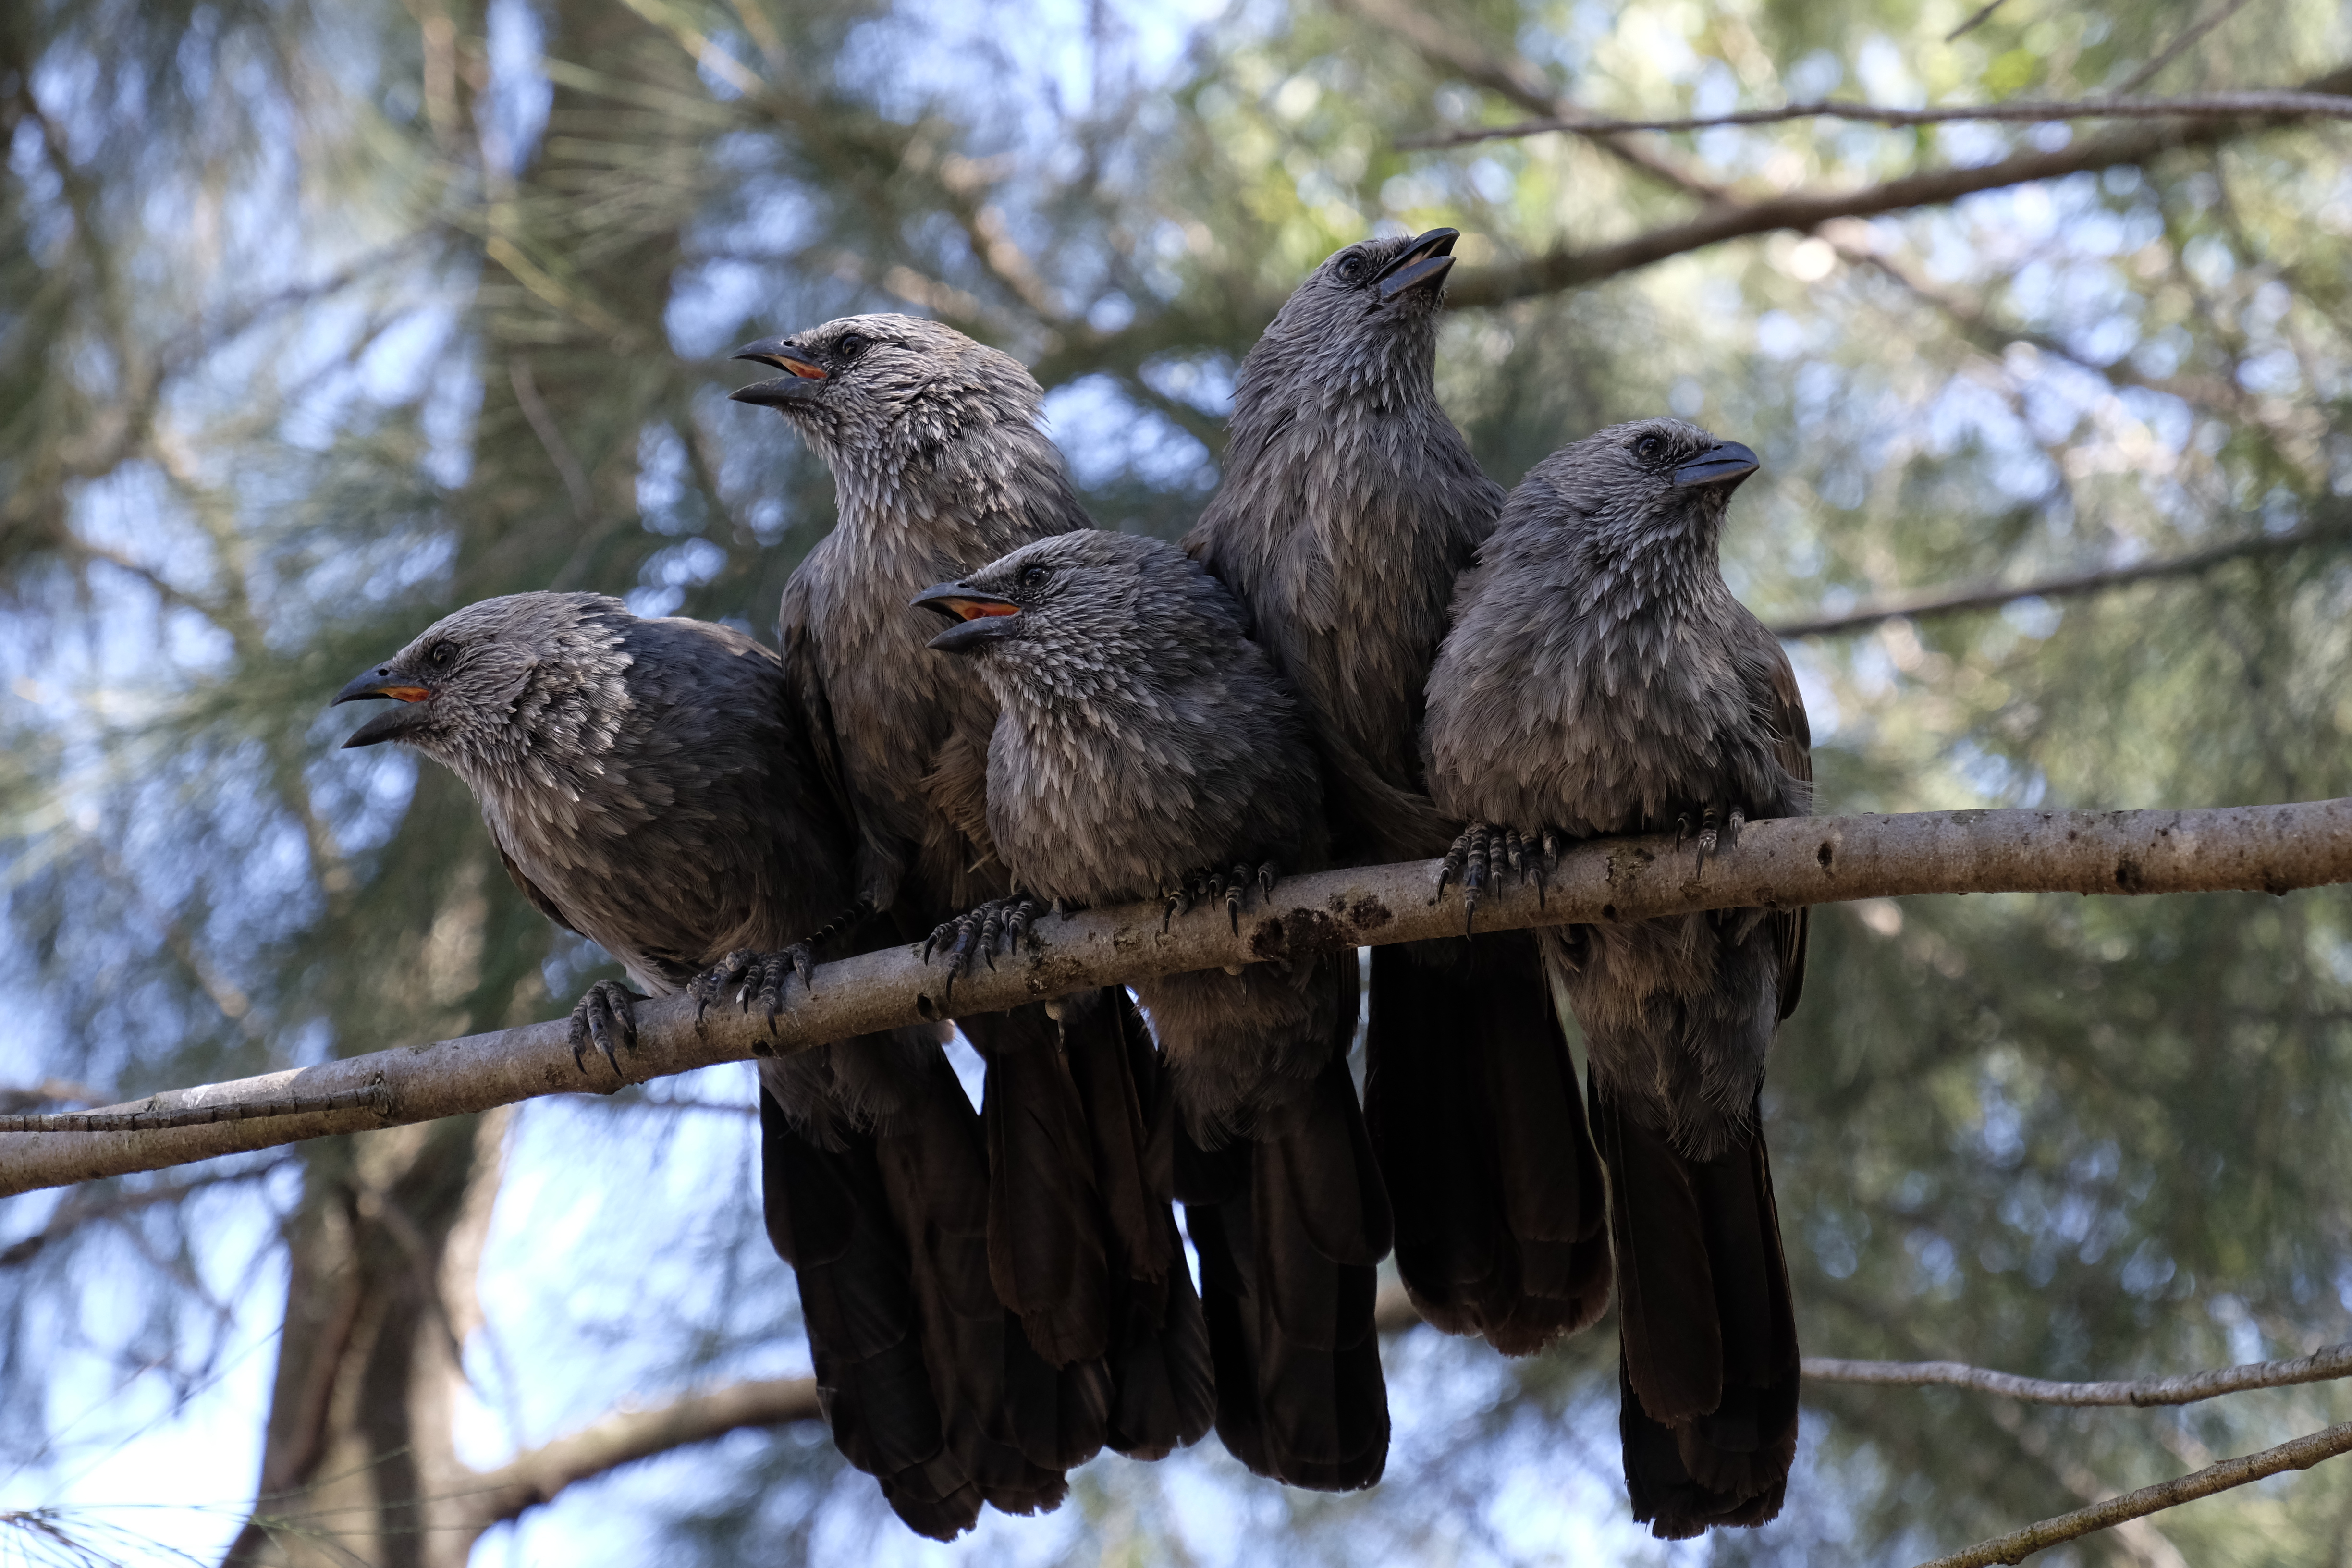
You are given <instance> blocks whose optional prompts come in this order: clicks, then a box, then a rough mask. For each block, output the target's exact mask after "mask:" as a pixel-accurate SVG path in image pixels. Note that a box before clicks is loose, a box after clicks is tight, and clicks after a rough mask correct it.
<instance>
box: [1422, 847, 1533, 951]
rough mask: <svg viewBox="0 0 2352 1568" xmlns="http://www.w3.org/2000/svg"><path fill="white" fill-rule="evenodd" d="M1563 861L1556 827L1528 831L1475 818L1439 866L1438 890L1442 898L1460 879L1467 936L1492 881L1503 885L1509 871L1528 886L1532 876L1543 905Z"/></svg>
mask: <svg viewBox="0 0 2352 1568" xmlns="http://www.w3.org/2000/svg"><path fill="white" fill-rule="evenodd" d="M1558 868H1559V831H1558V830H1557V829H1554V828H1549V827H1547V828H1545V829H1543V830H1542V831H1541V832H1540V833H1524V834H1523V833H1521V832H1520V831H1519V830H1518V829H1517V828H1516V827H1496V826H1493V825H1492V824H1490V823H1485V822H1474V823H1472V824H1471V825H1470V826H1467V827H1465V828H1464V829H1463V830H1462V835H1461V837H1458V838H1456V839H1454V845H1453V847H1451V848H1449V849H1447V850H1446V852H1445V859H1444V862H1443V863H1442V864H1441V865H1440V866H1439V867H1438V870H1437V892H1438V896H1439V897H1440V898H1443V897H1444V896H1445V884H1446V883H1448V882H1459V883H1461V885H1462V934H1463V935H1464V936H1468V935H1469V934H1470V930H1471V925H1472V922H1473V921H1475V920H1476V919H1477V915H1478V902H1479V900H1481V899H1482V898H1484V897H1485V896H1486V889H1487V887H1488V886H1489V885H1490V884H1491V885H1492V886H1494V887H1496V888H1499V887H1501V886H1502V882H1503V876H1504V873H1506V872H1508V873H1509V874H1510V875H1512V876H1514V877H1517V879H1518V880H1519V886H1521V887H1523V888H1524V887H1526V886H1527V885H1528V882H1529V881H1530V880H1532V881H1533V882H1534V883H1535V885H1536V907H1537V908H1538V909H1541V908H1542V907H1543V901H1544V894H1545V892H1546V890H1547V889H1548V888H1549V879H1550V876H1551V873H1552V872H1553V871H1554V870H1556V869H1558Z"/></svg>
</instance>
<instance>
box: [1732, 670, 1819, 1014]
mask: <svg viewBox="0 0 2352 1568" xmlns="http://www.w3.org/2000/svg"><path fill="white" fill-rule="evenodd" d="M1754 635H1755V637H1756V638H1757V639H1758V644H1759V646H1758V648H1757V652H1758V654H1759V658H1757V660H1756V661H1755V662H1754V664H1752V665H1751V666H1750V667H1749V668H1751V670H1753V671H1754V673H1753V674H1751V675H1750V677H1749V689H1748V700H1749V701H1750V702H1751V704H1752V705H1753V706H1754V708H1755V710H1756V713H1757V716H1758V717H1759V719H1760V720H1762V721H1764V722H1765V723H1766V724H1767V725H1768V726H1769V731H1770V735H1771V742H1772V754H1773V758H1774V760H1775V761H1777V762H1778V763H1780V768H1781V771H1782V772H1784V773H1787V774H1788V775H1789V777H1790V779H1791V780H1793V781H1795V783H1796V784H1799V785H1800V786H1801V789H1800V790H1799V791H1797V792H1794V793H1795V795H1796V798H1794V799H1792V800H1790V801H1788V802H1786V803H1784V804H1785V805H1786V806H1787V807H1789V808H1790V809H1787V810H1784V811H1783V812H1782V813H1781V815H1784V816H1806V815H1810V813H1811V809H1812V795H1813V727H1812V724H1811V721H1808V720H1807V719H1806V717H1805V699H1804V697H1803V695H1802V694H1801V692H1800V691H1799V690H1798V689H1797V672H1796V669H1795V668H1794V667H1793V666H1791V665H1790V663H1789V656H1788V654H1787V653H1786V652H1784V651H1783V650H1782V649H1781V647H1780V640H1779V639H1778V638H1776V637H1773V636H1772V634H1771V633H1769V632H1768V631H1766V630H1765V629H1764V628H1763V627H1762V626H1757V627H1756V628H1755V632H1754ZM1811 914H1812V911H1811V910H1810V909H1801V910H1794V911H1791V912H1787V913H1782V914H1777V915H1774V916H1773V917H1772V930H1773V934H1774V936H1775V938H1776V939H1777V941H1778V943H1779V946H1780V1016H1781V1017H1783V1018H1785V1017H1787V1016H1789V1015H1790V1014H1791V1013H1793V1012H1795V1011H1796V1010H1797V999H1798V997H1799V996H1801V994H1803V992H1804V989H1805V942H1806V935H1807V931H1808V930H1809V928H1810V926H1811Z"/></svg>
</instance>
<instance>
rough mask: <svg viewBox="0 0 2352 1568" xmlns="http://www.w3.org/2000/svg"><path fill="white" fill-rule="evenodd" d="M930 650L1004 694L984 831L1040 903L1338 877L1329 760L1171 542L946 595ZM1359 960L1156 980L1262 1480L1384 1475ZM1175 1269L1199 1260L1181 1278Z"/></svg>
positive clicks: (1176, 903) (1252, 1453)
mask: <svg viewBox="0 0 2352 1568" xmlns="http://www.w3.org/2000/svg"><path fill="white" fill-rule="evenodd" d="M917 602H918V603H919V604H921V605H925V606H927V607H929V608H930V609H933V610H936V611H939V612H940V613H941V614H943V615H946V616H950V617H952V618H954V619H955V620H956V621H957V622H958V624H957V625H954V626H950V627H949V628H948V629H947V630H945V631H943V632H941V633H940V634H939V636H938V637H935V638H933V639H932V642H931V647H934V648H938V649H941V650H943V651H946V652H949V653H953V654H956V655H959V656H961V660H962V661H964V662H968V663H969V664H970V665H971V666H972V667H973V668H976V669H977V670H978V672H979V674H980V676H981V677H982V679H984V680H985V681H986V682H987V684H988V687H989V689H990V690H991V691H992V692H993V693H994V694H995V697H996V700H997V703H998V715H997V720H996V726H995V731H994V733H993V735H992V739H991V740H990V742H989V747H988V826H989V831H990V834H991V836H992V838H993V839H994V841H995V845H996V852H997V854H998V855H999V856H1000V857H1001V858H1003V861H1004V864H1005V865H1006V867H1007V868H1009V869H1010V870H1011V871H1012V873H1013V881H1014V883H1015V885H1016V886H1017V888H1018V889H1020V891H1021V892H1022V894H1024V895H1025V896H1026V897H1027V898H1030V899H1034V900H1049V901H1051V902H1053V903H1054V904H1055V905H1057V906H1060V907H1063V908H1065V909H1066V908H1071V907H1083V906H1088V905H1105V904H1119V903H1126V902H1129V901H1131V900H1139V899H1150V898H1155V897H1164V898H1166V899H1168V900H1169V906H1168V917H1167V918H1173V916H1174V915H1175V914H1176V913H1178V912H1179V911H1180V910H1189V908H1190V906H1191V905H1192V902H1193V901H1194V900H1196V899H1198V898H1201V897H1202V895H1203V894H1205V901H1206V902H1207V903H1208V905H1209V906H1210V908H1209V910H1207V911H1205V913H1204V914H1202V915H1196V916H1195V917H1194V918H1224V919H1229V920H1231V921H1234V926H1235V929H1236V930H1238V929H1239V923H1240V915H1241V910H1242V908H1243V905H1244V901H1245V900H1246V898H1247V896H1248V892H1249V889H1251V888H1253V887H1256V888H1258V889H1260V890H1261V892H1260V896H1261V898H1263V896H1264V892H1265V890H1266V889H1271V887H1272V884H1273V881H1274V879H1275V876H1276V868H1280V869H1282V870H1285V871H1288V870H1297V869H1311V868H1317V867H1319V866H1320V865H1321V864H1322V862H1323V853H1324V826H1323V819H1322V812H1321V800H1320V788H1319V785H1318V776H1317V775H1318V769H1317V762H1316V756H1315V752H1314V748H1313V746H1312V744H1311V743H1310V742H1308V740H1307V731H1306V726H1305V725H1304V723H1303V722H1302V721H1301V718H1300V715H1299V712H1298V708H1297V702H1296V701H1295V700H1294V699H1293V698H1292V696H1291V693H1290V690H1289V689H1288V687H1287V685H1286V683H1285V682H1284V681H1283V679H1281V677H1280V676H1279V675H1277V674H1276V671H1275V669H1274V668H1273V665H1272V664H1271V662H1270V661H1269V660H1268V659H1267V658H1266V657H1265V654H1264V652H1263V651H1261V650H1260V649H1259V648H1258V647H1257V646H1256V645H1255V644H1254V643H1252V642H1251V641H1250V640H1249V638H1248V637H1247V636H1246V634H1245V633H1244V630H1243V616H1242V613H1241V607H1240V606H1239V605H1237V604H1235V603H1234V599H1233V597H1232V595H1230V594H1228V593H1227V592H1226V591H1225V589H1224V588H1223V586H1221V585H1220V584H1218V583H1217V582H1216V580H1215V579H1214V578H1213V577H1211V576H1210V575H1209V574H1207V573H1206V572H1205V571H1203V570H1202V568H1201V567H1200V565H1199V564H1198V563H1195V562H1193V561H1192V560H1191V559H1189V558H1188V557H1186V556H1185V555H1184V554H1183V552H1181V551H1179V550H1178V549H1176V547H1175V546H1173V545H1171V544H1167V543H1163V542H1160V541H1158V540H1154V539H1147V538H1142V537H1139V536H1138V535H1133V534H1116V533H1099V532H1087V533H1070V534H1064V535H1061V536H1060V537H1058V538H1054V539H1045V540H1040V541H1038V542H1035V543H1034V544H1029V545H1025V546H1024V547H1023V548H1021V549H1019V550H1016V551H1014V552H1012V553H1011V554H1009V555H1007V556H1005V557H1004V559H1003V560H1002V561H998V562H996V563H993V564H991V565H989V566H986V567H984V568H982V570H980V571H978V572H974V573H971V574H966V575H965V576H964V577H963V578H962V579H961V581H957V582H950V583H942V584H938V585H936V586H934V587H932V588H930V589H929V590H928V591H926V592H925V593H924V594H923V595H920V596H919V598H918V600H917ZM1354 968H1355V966H1354V964H1353V963H1352V962H1349V959H1348V958H1347V957H1346V955H1330V954H1327V955H1323V956H1320V957H1314V958H1302V959H1299V960H1297V961H1295V962H1294V961H1286V962H1280V963H1254V964H1249V965H1247V966H1244V967H1243V968H1241V969H1240V970H1239V971H1237V972H1233V973H1228V972H1226V971H1223V970H1210V971H1204V972H1202V973H1194V974H1176V975H1170V976H1166V977H1164V978H1161V979H1157V980H1150V981H1144V982H1139V983H1138V984H1137V985H1136V987H1135V990H1136V994H1137V996H1138V997H1139V999H1140V1000H1141V1002H1142V1004H1143V1007H1144V1010H1145V1011H1146V1012H1147V1013H1149V1014H1150V1016H1151V1023H1152V1027H1153V1029H1154V1030H1155V1032H1156V1033H1157V1034H1158V1036H1159V1038H1160V1048H1161V1051H1162V1053H1163V1055H1164V1058H1165V1060H1166V1062H1167V1068H1168V1081H1169V1085H1170V1088H1171V1091H1172V1095H1173V1101H1174V1106H1173V1109H1174V1110H1175V1112H1176V1113H1177V1116H1178V1118H1179V1121H1180V1122H1181V1126H1180V1127H1179V1128H1178V1129H1177V1130H1176V1131H1177V1133H1178V1137H1177V1143H1176V1148H1177V1151H1178V1152H1177V1154H1176V1158H1175V1165H1176V1184H1177V1187H1178V1191H1179V1193H1180V1195H1181V1196H1183V1197H1184V1199H1185V1201H1186V1204H1187V1213H1188V1216H1189V1218H1190V1222H1191V1227H1192V1239H1193V1243H1194V1245H1195V1246H1196V1247H1198V1248H1199V1251H1200V1254H1201V1279H1202V1293H1203V1295H1204V1296H1205V1297H1206V1306H1207V1310H1208V1318H1209V1331H1210V1339H1211V1342H1212V1344H1213V1347H1214V1351H1215V1360H1216V1378H1217V1430H1218V1434H1219V1436H1222V1437H1223V1439H1224V1441H1225V1445H1226V1447H1229V1448H1231V1449H1232V1450H1233V1451H1234V1454H1235V1455H1236V1456H1237V1457H1238V1458H1241V1459H1242V1460H1243V1461H1244V1463H1245V1464H1247V1465H1248V1466H1249V1467H1250V1468H1252V1469H1255V1470H1256V1471H1258V1472H1259V1473H1261V1474H1264V1475H1269V1476H1273V1477H1276V1479H1281V1480H1285V1481H1288V1482H1291V1483H1292V1484H1294V1485H1297V1486H1307V1487H1317V1488H1321V1489H1327V1490H1340V1489H1351V1488H1357V1487H1367V1486H1370V1485H1371V1484H1372V1483H1373V1482H1374V1481H1376V1480H1378V1479H1380V1476H1381V1468H1382V1466H1383V1464H1384V1463H1385V1462H1386V1459H1387V1455H1388V1435H1389V1420H1388V1398H1387V1390H1386V1385H1385V1384H1384V1383H1383V1382H1382V1380H1381V1357H1380V1342H1379V1337H1378V1334H1377V1332H1376V1331H1375V1329H1374V1327H1373V1322H1372V1301H1373V1296H1374V1293H1375V1289H1376V1284H1377V1281H1376V1279H1375V1268H1376V1266H1377V1264H1378V1263H1379V1261H1380V1259H1381V1257H1382V1256H1383V1255H1384V1254H1385V1253H1386V1252H1387V1251H1388V1249H1389V1241H1390V1235H1389V1233H1390V1221H1389V1215H1388V1205H1387V1201H1386V1197H1385V1195H1384V1194H1383V1193H1382V1190H1381V1177H1380V1173H1379V1170H1378V1169H1377V1167H1376V1166H1375V1164H1374V1163H1373V1160H1372V1156H1371V1150H1370V1145H1369V1143H1368V1142H1367V1141H1366V1139H1365V1136H1364V1131H1363V1122H1362V1116H1361V1113H1360V1110H1359V1109H1358V1107H1357V1104H1356V1097H1355V1086H1354V1084H1353V1083H1352V1081H1351V1080H1350V1079H1349V1076H1348V1067H1347V1044H1348V1036H1349V1030H1348V1029H1347V1027H1346V1026H1345V1025H1344V1022H1343V1020H1345V1019H1350V1018H1352V1017H1353V1016H1354V1013H1355V994H1354V993H1355V974H1354ZM1180 1267H1181V1265H1180Z"/></svg>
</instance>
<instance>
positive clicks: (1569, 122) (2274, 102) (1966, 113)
mask: <svg viewBox="0 0 2352 1568" xmlns="http://www.w3.org/2000/svg"><path fill="white" fill-rule="evenodd" d="M2252 117H2260V118H2262V119H2265V120H2352V100H2346V99H2344V98H2342V97H2339V96H2337V95H2336V94H2333V93H2325V92H2305V91H2295V90H2293V89H2262V90H2256V91H2247V92H2213V93H2204V94H2201V95H2200V96H2198V97H2194V98H2139V99H2108V98H2090V99H2071V100H2063V101H2053V100H2041V99H2011V100H2008V101H2006V102H2002V103H1977V104H1964V105H1957V106H1945V107H1940V108H1935V109H1895V108H1891V107H1887V106H1885V105H1881V104H1875V103H1849V102H1844V101H1842V100H1835V99H1824V100H1820V101H1817V102H1813V103H1788V104H1783V105H1781V106H1780V108H1778V109H1742V110H1735V111H1733V112H1731V113H1729V114H1710V115H1703V116H1696V117H1691V116H1686V117H1684V118H1680V119H1673V120H1610V119H1605V118H1603V117H1601V116H1598V115H1592V114H1562V115H1558V116H1555V117H1553V118H1551V119H1548V120H1529V121H1523V122H1521V123H1520V124H1517V125H1482V126H1474V127H1472V128H1471V129H1469V130H1466V131H1442V132H1430V133H1429V134H1428V135H1426V136H1407V137H1400V138H1399V139H1398V141H1397V145H1398V146H1399V147H1401V148H1406V149H1411V150H1415V151H1421V150H1427V149H1431V148H1438V147H1463V146H1467V145H1468V144H1470V143H1471V142H1504V141H1510V140H1513V139H1515V138H1517V137H1522V136H1541V135H1544V134H1546V133H1548V132H1554V131H1562V132H1570V133H1571V134H1574V135H1578V136H1593V137H1601V136H1622V135H1624V134H1626V133H1628V132H1638V131H1658V132H1691V131H1717V130H1721V129H1723V128H1725V127H1727V126H1735V125H1779V124H1781V123H1783V122H1785V121H1790V120H1851V121H1860V122H1862V123H1863V124H1865V125H1891V126H1905V125H1959V124H1968V123H1972V122H1978V121H2017V122H2020V123H2023V124H2030V125H2042V124H2049V123H2053V122H2054V121H2067V120H2209V119H2240V120H2242V119H2248V118H2252Z"/></svg>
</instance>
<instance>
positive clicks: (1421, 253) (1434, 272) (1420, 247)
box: [1375, 228, 1462, 304]
mask: <svg viewBox="0 0 2352 1568" xmlns="http://www.w3.org/2000/svg"><path fill="white" fill-rule="evenodd" d="M1461 237H1462V231H1461V230H1460V229H1458V228H1433V229H1431V230H1430V231H1429V232H1428V233H1427V234H1424V235H1420V236H1417V237H1415V238H1414V240H1413V242H1412V244H1411V245H1408V246H1406V247H1404V250H1403V252H1402V254H1400V255H1399V256H1398V257H1397V258H1396V259H1394V260H1393V261H1391V262H1390V263H1389V264H1388V265H1387V266H1386V267H1383V268H1381V270H1380V272H1379V273H1378V275H1377V277H1376V279H1375V280H1376V281H1377V282H1378V283H1379V284H1380V286H1381V303H1382V304H1386V303H1388V302H1389V301H1390V300H1393V299H1395V298H1397V297H1398V296H1399V295H1401V294H1408V293H1411V292H1412V290H1413V289H1430V290H1432V291H1433V292H1434V291H1435V290H1436V289H1439V288H1441V287H1443V286H1444V282H1445V275H1446V273H1448V272H1449V271H1451V270H1453V268H1454V241H1455V240H1457V239H1460V238H1461Z"/></svg>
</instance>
